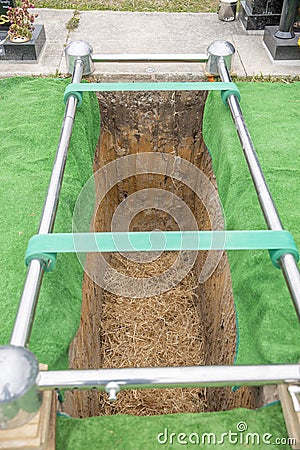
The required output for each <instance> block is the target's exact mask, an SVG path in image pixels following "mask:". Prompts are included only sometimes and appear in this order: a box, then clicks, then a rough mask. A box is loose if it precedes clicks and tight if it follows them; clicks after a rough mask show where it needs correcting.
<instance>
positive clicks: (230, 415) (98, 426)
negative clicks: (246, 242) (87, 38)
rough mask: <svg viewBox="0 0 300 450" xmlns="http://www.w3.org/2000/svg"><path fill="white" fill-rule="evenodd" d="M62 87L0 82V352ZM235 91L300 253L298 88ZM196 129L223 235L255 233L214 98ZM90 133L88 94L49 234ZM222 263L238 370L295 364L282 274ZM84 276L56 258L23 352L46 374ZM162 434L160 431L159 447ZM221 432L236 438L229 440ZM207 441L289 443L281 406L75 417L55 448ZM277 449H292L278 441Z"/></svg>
mask: <svg viewBox="0 0 300 450" xmlns="http://www.w3.org/2000/svg"><path fill="white" fill-rule="evenodd" d="M66 84H67V81H65V80H57V79H55V80H54V79H31V78H14V79H6V80H1V81H0V102H1V108H0V119H1V133H2V134H1V136H2V145H1V146H0V158H1V163H2V164H1V166H0V180H1V195H0V206H1V212H2V220H1V221H0V246H1V247H0V248H1V253H0V258H1V260H0V264H1V280H0V287H1V294H0V295H1V298H0V318H1V319H0V344H5V343H8V342H9V338H10V334H11V330H12V326H13V321H14V317H15V313H16V310H17V307H18V303H19V298H20V295H21V292H22V288H23V283H24V279H25V274H26V269H25V267H24V262H23V256H24V254H25V250H26V247H27V242H28V240H29V238H30V237H31V236H32V235H33V234H35V233H36V230H37V227H38V223H39V219H40V216H41V212H42V208H43V203H44V199H45V195H46V191H47V186H48V182H49V177H50V173H51V168H52V164H53V159H54V154H55V151H56V147H57V143H58V139H59V134H60V129H61V123H62V117H63V112H64V105H63V102H62V98H63V92H64V89H65V86H66ZM240 89H241V92H242V95H243V103H242V104H243V108H244V110H245V115H246V120H247V122H248V123H249V128H250V131H251V132H252V134H253V138H254V141H255V144H256V145H257V150H258V152H259V156H260V157H261V162H262V166H263V169H264V170H265V171H266V175H267V179H268V181H269V183H270V187H271V191H272V193H273V194H274V198H275V200H276V203H277V206H278V209H279V212H280V214H281V215H282V218H283V222H284V224H285V226H286V228H288V229H289V230H290V231H291V232H292V233H293V235H294V237H295V238H296V240H297V241H298V245H299V234H297V228H298V224H297V219H298V217H299V214H298V211H297V209H299V208H298V206H299V202H298V198H299V197H298V195H297V194H298V193H297V175H299V173H298V172H297V170H299V155H298V156H297V154H296V152H297V142H296V132H295V127H296V126H297V115H296V110H297V106H298V107H299V101H297V100H295V99H296V98H297V92H298V90H299V84H295V85H291V86H282V85H268V84H261V85H260V84H240ZM278 111H282V112H281V113H280V114H279V113H278ZM269 124H271V125H269ZM204 125H205V126H204V128H205V139H206V142H207V144H208V145H209V147H210V150H211V152H212V154H213V163H214V168H215V171H216V174H217V179H218V185H219V189H220V194H221V198H222V201H223V204H224V207H225V212H226V219H227V227H228V228H232V229H238V228H249V229H251V228H264V222H263V219H262V216H261V214H260V211H259V207H258V204H257V200H256V196H255V193H254V190H253V188H252V185H251V180H250V178H249V175H248V172H247V170H246V165H245V163H244V162H243V157H242V152H241V150H240V147H239V144H238V141H237V138H236V137H235V132H234V127H233V125H232V123H231V120H230V117H229V112H228V111H226V110H225V108H224V106H223V105H222V102H221V101H220V98H219V95H218V94H217V95H216V96H214V95H211V96H209V99H208V103H207V107H206V112H205V124H204ZM98 134H99V111H98V104H97V101H96V98H95V96H94V95H86V96H85V101H84V103H83V106H82V108H80V110H79V111H78V113H77V117H76V122H75V127H74V134H73V138H72V142H71V147H70V153H69V158H68V162H67V168H66V174H65V178H64V182H63V188H62V194H61V200H60V206H59V211H58V216H57V223H56V227H55V231H57V232H68V231H71V223H72V211H73V207H74V202H75V201H76V198H77V196H78V194H79V192H80V190H81V188H82V186H83V185H84V183H85V181H86V180H87V179H88V178H89V177H90V175H91V174H92V157H93V151H94V148H95V145H96V142H97V138H98ZM220 153H222V158H220ZM298 179H299V178H298ZM246 182H247V183H246ZM229 188H230V189H229ZM232 188H233V191H232ZM230 265H231V272H232V277H233V289H234V294H235V301H236V306H237V311H238V314H239V321H240V346H239V357H238V362H247V363H253V362H288V361H296V360H297V359H298V357H299V352H298V349H297V344H296V343H297V341H298V338H299V334H298V332H297V331H296V329H297V321H296V316H295V313H294V311H293V306H292V304H291V300H290V298H289V295H288V293H287V290H286V288H285V285H284V282H283V279H282V275H281V273H280V271H276V270H275V269H274V268H273V266H272V265H271V262H270V260H269V257H268V254H267V253H266V252H254V253H253V252H251V253H250V252H249V253H245V254H244V253H241V252H239V253H232V252H231V253H230ZM82 273H83V270H82V268H81V266H80V265H79V263H78V261H77V258H76V256H75V255H64V256H63V255H61V256H60V258H59V259H58V261H57V265H56V268H55V270H54V271H53V272H52V273H50V274H47V275H46V278H47V279H45V280H44V283H43V286H42V290H41V296H40V300H39V304H38V308H37V314H36V320H35V323H34V328H33V332H32V339H31V342H30V348H31V350H32V351H33V352H34V353H35V354H36V355H37V357H38V359H39V360H40V361H41V362H46V363H48V364H49V366H50V368H63V367H66V366H67V351H68V346H69V343H70V341H71V340H72V338H73V336H74V334H75V333H76V330H77V327H78V324H79V318H80V309H81V284H82ZM246 316H247V320H246V318H245V317H246ZM240 422H245V423H246V425H247V431H246V432H239V431H238V428H237V426H238V423H240ZM242 427H243V425H242ZM165 430H168V431H167V433H168V437H167V442H166V443H164V440H165V436H164V433H165ZM230 432H231V433H237V434H231V435H230ZM161 433H162V434H161ZM171 433H175V436H174V435H173V436H171ZM180 433H184V434H183V435H180ZM204 433H214V435H215V439H216V442H219V444H218V445H220V446H221V447H222V448H224V449H228V448H249V447H250V448H251V447H252V448H269V446H270V445H271V446H272V445H273V447H274V445H275V439H282V438H283V439H285V438H286V435H287V434H286V430H285V425H284V421H283V417H282V412H281V408H280V405H273V406H270V407H268V408H263V409H261V410H258V411H248V410H244V409H237V410H233V411H229V412H222V413H207V414H180V415H167V416H157V417H130V416H112V417H95V418H90V419H84V420H80V419H66V418H61V417H59V418H58V424H57V449H58V450H60V449H61V450H62V449H64V450H68V449H72V450H85V449H89V450H90V449H93V450H94V449H99V450H100V449H105V450H110V449H120V450H123V449H126V450H130V449H132V450H139V449H149V450H150V449H151V450H152V449H155V448H160V447H164V448H170V449H171V448H172V449H173V448H181V447H182V446H185V447H197V446H198V447H201V448H207V449H208V448H210V447H211V446H212V445H214V444H213V441H211V443H210V444H209V441H208V440H209V439H212V440H213V439H214V437H213V436H210V437H209V436H207V435H205V434H204ZM226 433H227V435H226ZM246 433H251V434H250V437H249V438H248V439H250V441H249V442H250V443H249V442H248V443H247V441H246ZM253 433H254V434H255V435H253V436H252V434H253ZM228 434H229V435H230V436H231V437H229V436H228ZM158 435H160V440H161V444H160V443H159V442H158V440H157V438H158ZM270 435H271V436H270ZM198 438H199V439H200V442H202V441H201V440H202V439H204V441H203V442H204V444H202V443H201V444H197V439H198ZM230 439H231V441H230ZM236 439H238V441H236ZM252 439H254V444H253V445H252ZM257 439H259V440H260V441H259V442H260V445H259V447H258V444H257V443H258V441H257ZM263 439H267V440H268V442H270V444H269V443H268V444H266V443H264V442H263ZM178 440H179V441H178ZM232 440H233V442H232ZM180 441H181V443H180ZM171 442H172V443H171ZM185 442H187V443H186V444H185ZM221 442H222V443H221ZM276 447H277V448H280V449H284V448H289V446H288V445H286V444H285V441H281V443H278V444H276Z"/></svg>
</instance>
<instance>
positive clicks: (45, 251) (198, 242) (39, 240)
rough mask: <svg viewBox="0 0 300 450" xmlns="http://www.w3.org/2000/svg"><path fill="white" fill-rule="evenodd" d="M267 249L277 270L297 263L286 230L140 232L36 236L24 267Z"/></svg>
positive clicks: (293, 248) (29, 248)
mask: <svg viewBox="0 0 300 450" xmlns="http://www.w3.org/2000/svg"><path fill="white" fill-rule="evenodd" d="M266 249H267V250H269V252H270V256H271V260H272V263H273V264H274V266H275V267H280V266H279V258H280V256H282V255H283V254H286V253H291V254H292V255H294V256H295V258H296V260H297V261H298V260H299V252H298V249H297V247H296V244H295V242H294V239H293V237H292V235H291V233H289V232H288V231H285V230H284V231H272V230H243V231H153V232H148V231H141V232H107V233H53V234H38V235H35V236H33V237H32V238H31V239H30V241H29V243H28V248H27V251H26V255H25V263H26V265H28V264H29V263H30V261H32V260H33V259H39V260H41V261H43V262H44V263H45V266H46V268H45V271H51V270H52V269H53V268H54V265H55V262H56V256H57V253H75V252H76V253H88V252H149V251H179V250H266Z"/></svg>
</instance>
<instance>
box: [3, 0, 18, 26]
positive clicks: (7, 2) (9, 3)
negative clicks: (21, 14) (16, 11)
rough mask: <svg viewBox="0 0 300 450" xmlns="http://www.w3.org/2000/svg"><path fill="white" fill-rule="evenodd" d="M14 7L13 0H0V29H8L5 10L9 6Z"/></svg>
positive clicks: (8, 24)
mask: <svg viewBox="0 0 300 450" xmlns="http://www.w3.org/2000/svg"><path fill="white" fill-rule="evenodd" d="M10 6H11V7H12V8H14V7H15V6H16V5H15V2H14V0H0V31H8V29H9V27H10V23H9V20H8V17H7V11H8V8H9V7H10Z"/></svg>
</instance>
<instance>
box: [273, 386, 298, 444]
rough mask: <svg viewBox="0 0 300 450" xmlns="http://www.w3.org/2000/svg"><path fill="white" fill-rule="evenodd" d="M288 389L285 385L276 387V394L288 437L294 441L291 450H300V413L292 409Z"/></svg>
mask: <svg viewBox="0 0 300 450" xmlns="http://www.w3.org/2000/svg"><path fill="white" fill-rule="evenodd" d="M288 387H289V386H288V385H287V384H280V385H278V394H279V399H280V401H281V407H282V411H283V415H284V420H285V424H286V429H287V432H288V435H289V437H290V438H292V439H294V440H295V444H290V445H291V448H292V449H293V450H300V413H297V412H296V411H295V409H294V405H293V401H292V397H291V395H290V393H289V391H288Z"/></svg>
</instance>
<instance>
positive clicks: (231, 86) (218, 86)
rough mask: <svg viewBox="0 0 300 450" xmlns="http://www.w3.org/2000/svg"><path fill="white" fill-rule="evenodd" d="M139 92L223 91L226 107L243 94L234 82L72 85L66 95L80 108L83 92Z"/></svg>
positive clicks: (222, 95)
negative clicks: (229, 97)
mask: <svg viewBox="0 0 300 450" xmlns="http://www.w3.org/2000/svg"><path fill="white" fill-rule="evenodd" d="M112 91H116V92H117V91H118V92H126V91H127V92H128V91H130V92H137V91H221V97H222V100H223V102H224V104H225V105H227V98H228V96H229V95H235V96H236V97H237V98H238V99H239V100H240V99H241V94H240V92H239V89H238V87H237V85H236V84H235V83H232V82H213V83H212V82H210V81H203V82H197V81H192V82H177V83H176V82H175V83H174V82H170V83H168V82H150V83H133V82H131V83H70V84H69V85H68V86H67V87H66V90H65V93H64V101H65V102H66V101H67V100H68V98H69V97H70V95H74V96H75V97H76V98H77V100H78V106H80V105H81V104H82V96H83V92H112Z"/></svg>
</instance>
